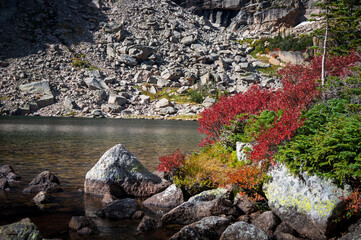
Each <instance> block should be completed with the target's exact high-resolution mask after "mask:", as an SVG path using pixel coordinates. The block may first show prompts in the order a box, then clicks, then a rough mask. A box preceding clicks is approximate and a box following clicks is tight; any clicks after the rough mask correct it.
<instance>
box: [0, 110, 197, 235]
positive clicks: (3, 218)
mask: <svg viewBox="0 0 361 240" xmlns="http://www.w3.org/2000/svg"><path fill="white" fill-rule="evenodd" d="M201 138H202V136H201V135H200V134H198V133H197V124H196V122H190V121H164V120H138V119H79V118H41V117H0V166H1V165H5V164H10V165H11V166H13V168H14V170H15V172H16V173H17V174H19V175H21V176H22V179H21V181H20V182H18V183H13V184H11V187H12V189H11V190H10V191H9V192H6V191H2V190H0V225H4V224H9V223H12V222H15V221H18V220H20V219H22V218H25V217H30V218H31V220H32V221H33V222H34V223H35V224H36V225H37V226H38V227H39V229H40V232H41V234H42V235H43V237H45V238H60V239H127V240H131V239H168V238H169V237H170V236H171V235H172V234H173V233H175V231H176V230H177V229H178V228H177V227H176V228H175V229H166V230H162V231H155V232H152V233H149V234H147V235H146V236H137V235H135V230H136V228H137V226H138V224H139V220H123V221H108V220H104V219H100V218H98V217H96V215H95V212H96V211H97V210H98V209H100V208H101V207H102V206H103V205H102V204H101V199H100V198H97V197H92V196H88V195H84V194H83V193H82V192H81V189H82V187H83V183H84V177H85V174H86V172H87V171H88V170H89V169H90V168H91V167H92V166H93V165H94V164H95V163H96V162H97V161H98V159H99V158H100V157H101V155H102V154H103V153H104V152H105V151H106V150H108V149H109V148H111V147H112V146H114V145H115V144H117V143H122V144H123V145H124V146H125V147H126V148H127V149H128V150H129V151H131V152H132V153H133V154H134V155H135V156H136V157H137V158H138V159H139V160H140V161H141V162H142V163H143V164H144V165H145V166H146V167H147V168H148V169H149V170H150V171H152V170H154V168H155V166H156V165H157V164H158V158H159V157H160V156H162V155H165V154H169V153H171V152H174V151H175V150H176V149H178V148H179V149H180V150H181V151H182V152H192V151H195V150H198V147H197V144H198V143H199V142H200V139H201ZM44 170H49V171H51V172H53V173H54V174H55V175H56V176H58V177H59V179H60V181H61V185H62V187H63V188H64V190H65V191H64V192H62V193H54V194H52V195H53V196H54V197H55V199H56V201H55V203H52V204H46V205H44V206H37V205H36V204H35V203H34V202H33V201H32V198H33V197H34V195H35V194H22V193H21V191H22V189H23V188H24V187H25V186H26V185H27V184H28V183H29V182H30V181H31V179H32V178H34V177H35V176H36V175H37V174H38V173H40V172H42V171H44ZM149 214H151V215H153V216H155V217H160V215H159V214H158V215H157V214H154V213H149ZM77 215H86V216H89V217H92V218H93V219H94V221H95V222H96V224H97V226H98V228H99V232H98V233H97V234H95V235H91V236H88V237H79V236H78V235H77V234H76V233H72V232H69V231H68V223H69V221H70V218H71V216H77Z"/></svg>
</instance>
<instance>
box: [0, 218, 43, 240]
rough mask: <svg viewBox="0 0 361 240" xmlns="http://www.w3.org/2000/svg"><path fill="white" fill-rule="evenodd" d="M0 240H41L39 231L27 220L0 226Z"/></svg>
mask: <svg viewBox="0 0 361 240" xmlns="http://www.w3.org/2000/svg"><path fill="white" fill-rule="evenodd" d="M0 239H16V240H30V239H31V240H42V239H43V237H42V236H41V234H40V232H39V229H38V228H37V227H36V226H35V224H34V223H32V222H31V221H30V219H29V218H25V219H22V220H21V221H19V222H15V223H12V224H9V225H4V226H0Z"/></svg>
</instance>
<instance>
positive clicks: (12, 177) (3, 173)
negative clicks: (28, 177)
mask: <svg viewBox="0 0 361 240" xmlns="http://www.w3.org/2000/svg"><path fill="white" fill-rule="evenodd" d="M0 178H6V179H7V180H8V181H10V182H12V181H16V180H19V179H20V178H21V177H20V176H19V175H17V174H16V173H15V171H14V169H13V168H12V167H11V166H10V165H4V166H1V167H0Z"/></svg>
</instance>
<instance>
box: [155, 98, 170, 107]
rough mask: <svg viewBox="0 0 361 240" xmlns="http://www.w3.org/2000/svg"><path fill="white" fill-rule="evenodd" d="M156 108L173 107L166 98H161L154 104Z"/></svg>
mask: <svg viewBox="0 0 361 240" xmlns="http://www.w3.org/2000/svg"><path fill="white" fill-rule="evenodd" d="M155 107H156V108H165V107H173V104H172V103H171V102H169V100H168V99H166V98H162V99H160V100H158V102H157V103H156V104H155Z"/></svg>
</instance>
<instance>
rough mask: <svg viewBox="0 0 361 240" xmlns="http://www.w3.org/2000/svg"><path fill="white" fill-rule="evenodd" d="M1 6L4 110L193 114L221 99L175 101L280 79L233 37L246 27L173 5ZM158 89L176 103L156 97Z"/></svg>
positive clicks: (155, 0) (6, 0)
mask: <svg viewBox="0 0 361 240" xmlns="http://www.w3.org/2000/svg"><path fill="white" fill-rule="evenodd" d="M2 2H3V4H2V6H1V8H0V114H2V115H24V114H25V115H28V114H29V115H41V116H64V115H65V116H66V115H68V116H69V115H70V116H79V117H81V116H85V117H93V116H106V117H130V116H159V117H168V116H183V115H186V116H192V115H195V114H198V113H200V112H201V111H202V109H203V108H204V107H206V106H209V105H210V104H212V102H213V101H214V100H213V99H210V98H208V99H206V100H205V102H204V103H203V104H200V105H199V104H190V103H187V102H185V103H184V102H183V103H182V102H181V101H176V100H177V98H176V96H178V95H181V94H187V92H188V91H189V89H207V91H208V92H210V93H212V92H213V93H215V92H216V90H218V91H227V92H230V93H233V92H242V91H245V90H247V88H248V86H249V85H250V84H253V83H258V84H261V85H262V86H264V87H278V86H279V85H280V83H279V81H278V80H277V79H273V78H271V77H269V76H267V75H265V74H262V73H259V72H258V71H256V70H257V68H260V67H267V66H268V65H267V64H264V63H261V62H259V61H257V60H256V59H254V58H253V57H252V56H250V55H249V53H250V51H252V49H250V48H249V47H248V46H247V45H241V44H239V43H236V42H234V41H233V40H234V39H240V38H241V37H242V35H244V32H243V31H236V32H235V31H233V30H232V28H226V27H223V26H221V25H219V24H212V23H211V22H210V21H209V20H208V19H207V18H206V17H203V16H197V15H194V14H193V13H192V9H187V8H183V7H181V6H179V5H177V4H175V3H174V2H171V1H167V0H150V1H141V0H138V1H103V2H101V4H99V2H98V1H96V0H94V1H90V0H69V1H42V0H31V1H24V0H19V1H15V0H3V1H2ZM223 2H225V3H227V2H229V1H223ZM241 2H243V1H241ZM246 2H248V5H247V6H250V5H252V4H250V3H251V2H249V1H246ZM204 4H206V3H204ZM29 9H30V10H29ZM237 9H238V8H237ZM241 12H242V11H239V13H241ZM250 26H251V25H250ZM159 91H163V92H165V91H170V92H169V94H168V95H172V94H173V95H174V96H175V98H174V100H172V99H170V100H171V101H168V100H167V99H161V98H160V99H153V98H150V97H149V95H152V94H157V92H159ZM147 95H148V96H147Z"/></svg>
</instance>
